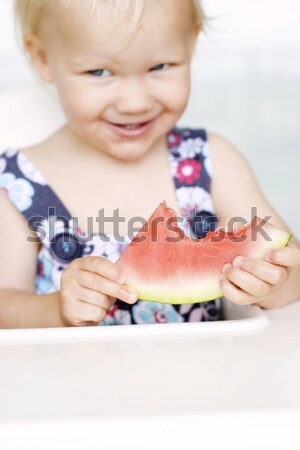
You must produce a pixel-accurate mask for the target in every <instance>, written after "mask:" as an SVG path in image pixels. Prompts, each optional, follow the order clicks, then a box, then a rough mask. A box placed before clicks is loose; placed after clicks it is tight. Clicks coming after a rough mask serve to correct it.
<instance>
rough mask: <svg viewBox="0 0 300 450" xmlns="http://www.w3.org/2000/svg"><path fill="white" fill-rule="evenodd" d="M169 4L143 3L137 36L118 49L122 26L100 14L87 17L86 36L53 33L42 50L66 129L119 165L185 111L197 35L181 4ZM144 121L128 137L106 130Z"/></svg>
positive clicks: (154, 141)
mask: <svg viewBox="0 0 300 450" xmlns="http://www.w3.org/2000/svg"><path fill="white" fill-rule="evenodd" d="M176 3H178V5H179V6H178V7H174V0H159V1H157V0H150V2H149V1H148V2H147V8H148V9H147V11H146V15H145V16H144V18H143V21H142V27H141V29H139V30H138V32H137V34H135V35H134V37H133V39H132V40H130V41H129V42H128V43H127V45H126V46H124V47H123V48H121V49H120V47H119V48H117V44H118V43H119V44H120V43H121V42H122V36H124V35H126V27H127V26H128V24H127V23H126V20H125V19H124V22H123V23H122V24H121V26H118V29H114V28H113V26H112V24H111V23H110V20H109V18H107V17H106V16H105V11H104V10H103V11H101V9H100V14H99V17H100V23H99V19H96V18H93V19H92V21H91V23H90V26H89V27H88V29H84V30H83V31H82V32H81V31H80V32H79V31H78V32H77V33H76V34H74V33H73V35H70V34H69V35H68V33H65V32H64V31H63V30H61V29H60V30H58V39H56V41H55V42H53V41H52V42H51V44H46V46H47V49H46V51H47V53H48V57H49V69H50V71H51V76H52V78H53V81H54V82H55V83H56V84H57V87H58V92H59V95H60V99H61V103H62V107H63V109H64V112H65V114H66V116H67V119H68V123H69V126H70V128H71V129H72V130H73V131H74V132H75V133H76V135H79V136H80V137H81V138H82V139H83V140H84V141H86V142H87V143H88V144H90V145H91V146H93V147H96V148H97V149H99V150H101V151H103V152H105V153H107V154H109V155H111V156H113V157H115V158H118V159H120V160H124V161H132V160H135V159H139V158H140V157H142V156H143V155H145V154H146V153H147V152H148V151H149V150H150V149H151V148H153V146H154V145H160V144H161V145H162V143H163V142H164V140H165V136H166V133H167V132H168V131H169V130H170V129H171V128H172V127H173V126H174V124H175V123H176V122H177V121H178V119H179V117H180V116H181V115H182V113H183V111H184V109H185V107H186V105H187V102H188V97H189V91H190V61H191V57H192V53H193V46H194V42H195V37H196V32H195V33H193V31H192V30H191V24H190V23H189V22H190V20H189V18H186V17H187V16H188V8H187V6H186V4H184V3H185V2H181V1H180V2H176ZM180 4H184V5H183V6H180ZM101 8H103V6H102V7H101ZM102 13H103V14H102ZM70 14H74V12H72V11H70ZM183 17H185V19H184V20H183ZM77 20H78V17H77ZM149 121H150V123H149V124H148V125H147V126H146V127H145V126H142V127H141V126H138V127H137V129H135V130H124V129H123V128H122V127H120V126H114V125H112V124H119V125H120V124H122V125H125V124H141V123H144V122H149Z"/></svg>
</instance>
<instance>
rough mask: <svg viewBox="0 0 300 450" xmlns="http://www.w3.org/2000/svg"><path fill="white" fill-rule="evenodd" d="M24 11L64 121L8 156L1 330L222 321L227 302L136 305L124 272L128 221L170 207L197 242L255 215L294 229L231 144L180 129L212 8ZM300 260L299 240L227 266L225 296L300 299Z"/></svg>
mask: <svg viewBox="0 0 300 450" xmlns="http://www.w3.org/2000/svg"><path fill="white" fill-rule="evenodd" d="M16 13H17V17H18V19H19V21H20V24H21V30H22V36H23V42H24V47H25V49H26V51H27V53H28V55H29V56H30V59H31V63H32V65H33V66H34V68H35V69H36V71H37V73H38V74H39V76H40V77H41V79H42V80H43V81H44V82H47V83H54V84H55V85H56V88H57V91H58V95H59V99H60V102H61V105H62V108H63V110H64V113H65V116H66V118H67V123H66V125H65V126H63V127H62V128H61V129H59V130H58V131H57V132H56V133H54V134H53V135H52V136H50V137H49V138H48V139H46V140H45V141H44V142H41V143H39V144H37V145H33V146H30V147H26V148H22V149H14V148H10V147H8V148H7V149H2V151H1V155H0V187H1V188H2V189H1V192H0V194H1V195H0V209H1V218H0V248H1V255H0V267H1V270H0V326H1V327H4V328H9V327H57V326H86V325H98V324H100V325H111V324H140V323H158V322H184V321H201V320H206V321H207V320H218V319H219V318H220V300H217V301H211V302H206V303H200V304H196V305H188V306H187V305H182V306H180V305H179V306H173V305H162V304H157V303H153V302H144V301H139V300H138V299H137V294H136V292H134V291H133V290H131V289H130V288H129V287H128V286H127V285H126V279H125V277H124V275H123V274H122V273H121V271H120V269H119V268H118V267H117V265H116V264H115V262H116V261H117V259H118V257H119V256H120V254H121V252H122V250H124V248H125V246H126V245H127V244H128V242H129V241H130V239H132V236H129V235H128V227H127V225H128V223H129V222H130V219H132V218H136V219H137V218H140V219H139V220H140V226H141V222H142V220H141V218H144V219H147V218H148V217H149V216H150V215H151V213H152V212H153V210H154V209H155V208H156V207H157V205H158V204H159V203H160V202H161V201H162V200H166V201H167V204H168V205H169V206H171V207H172V208H174V209H175V211H176V212H177V214H178V216H183V217H187V216H189V219H190V220H189V221H188V222H187V223H188V225H187V223H186V224H185V225H184V224H183V225H182V226H183V227H184V229H185V231H186V232H187V233H190V235H191V236H195V237H203V236H204V235H205V233H206V232H207V231H208V229H210V230H212V229H214V228H215V227H216V226H217V224H218V220H219V219H220V218H224V217H232V216H240V217H243V218H244V219H245V220H247V221H250V219H251V208H252V207H255V208H256V214H257V215H258V216H260V217H264V216H272V220H271V222H272V223H273V224H274V225H276V226H278V227H279V228H281V229H283V230H287V227H286V225H285V224H284V223H283V221H282V220H281V219H280V217H279V216H278V215H277V213H276V212H275V211H274V210H273V209H272V207H271V206H270V205H269V204H268V202H267V201H266V199H265V198H264V197H263V195H262V193H261V192H260V191H259V188H258V187H257V184H256V182H255V180H254V177H253V174H252V173H251V170H250V168H249V166H248V164H247V163H246V161H245V160H244V158H243V157H242V156H241V154H240V153H239V152H238V150H237V149H236V148H235V147H234V146H233V145H232V144H231V143H230V142H228V141H227V140H225V139H224V138H222V137H221V136H219V135H216V134H213V133H208V132H206V130H205V129H202V128H199V129H188V128H179V127H177V126H176V123H177V121H178V119H179V118H180V117H181V115H182V114H183V112H184V110H185V108H186V105H187V103H188V99H189V92H190V66H191V60H192V56H193V52H194V48H195V43H196V40H197V37H198V35H199V32H201V31H202V30H203V26H204V21H205V16H204V14H203V11H202V8H201V6H200V5H199V4H198V3H197V0H88V1H86V0H16ZM8 145H9V143H8ZM191 212H194V214H191ZM199 217H201V220H200V221H199V220H197V218H199ZM116 219H118V230H116ZM137 220H138V219H137ZM95 225H96V227H95ZM121 236H124V239H121ZM299 254H300V250H299V247H298V244H297V242H296V241H295V240H294V242H293V243H291V244H290V245H289V246H288V247H286V248H284V249H282V250H278V251H272V252H269V254H268V256H267V258H266V260H264V261H253V260H251V259H248V258H243V257H242V256H241V257H239V258H236V259H235V260H234V261H232V264H228V265H226V266H225V267H224V268H223V273H222V275H221V277H220V286H221V289H222V292H223V294H224V295H225V296H226V297H227V298H228V299H229V300H230V301H232V302H234V303H237V304H248V303H257V304H258V305H261V306H262V307H268V308H272V307H278V306H281V305H284V304H288V303H290V302H292V301H293V300H295V299H297V298H298V297H300V286H299V277H300V265H299V262H300V261H299V259H300V257H299ZM292 266H293V267H292Z"/></svg>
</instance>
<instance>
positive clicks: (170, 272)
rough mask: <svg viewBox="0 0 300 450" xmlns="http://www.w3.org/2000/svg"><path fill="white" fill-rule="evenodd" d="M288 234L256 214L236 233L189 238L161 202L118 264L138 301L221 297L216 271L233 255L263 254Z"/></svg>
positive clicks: (261, 256) (195, 300)
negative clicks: (197, 238)
mask: <svg viewBox="0 0 300 450" xmlns="http://www.w3.org/2000/svg"><path fill="white" fill-rule="evenodd" d="M291 237H292V235H291V234H290V233H287V232H285V231H281V230H279V229H278V228H276V227H275V226H273V225H271V224H269V223H267V222H266V221H262V219H260V218H259V217H255V218H254V219H253V220H252V222H251V224H249V225H247V226H246V227H245V228H243V230H242V231H240V232H239V233H236V234H233V233H228V232H225V231H222V230H217V231H214V232H209V233H208V234H207V236H206V237H205V238H204V239H200V240H193V239H190V238H189V237H187V236H185V235H184V233H183V231H182V230H181V229H180V228H179V227H178V222H177V218H176V213H175V211H173V210H172V209H171V208H168V207H167V205H166V203H165V202H163V203H161V204H160V205H159V207H158V208H157V209H156V210H155V211H154V213H153V214H152V216H151V217H150V219H149V221H148V222H147V223H146V224H145V225H144V226H143V228H142V229H141V230H140V232H139V233H138V234H137V235H136V237H135V238H134V239H133V240H132V241H131V243H130V244H129V245H128V246H127V248H126V249H125V251H124V253H123V254H122V255H121V257H120V258H119V260H118V262H117V265H118V266H119V267H120V268H121V269H122V271H123V273H124V274H125V275H126V277H127V285H128V286H130V287H132V288H133V289H134V290H135V291H136V292H137V293H138V298H139V299H140V300H148V301H154V302H161V303H171V304H189V303H198V302H204V301H208V300H214V299H216V298H219V297H222V295H223V294H222V291H221V289H220V284H219V276H220V272H221V269H222V267H223V265H224V264H226V263H231V262H232V261H233V259H234V258H235V257H236V256H238V255H244V256H248V257H250V258H253V259H264V257H265V255H266V253H267V251H268V250H269V249H272V248H281V247H285V246H286V245H287V243H288V241H289V240H290V239H291Z"/></svg>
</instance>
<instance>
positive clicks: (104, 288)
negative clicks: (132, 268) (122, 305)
mask: <svg viewBox="0 0 300 450" xmlns="http://www.w3.org/2000/svg"><path fill="white" fill-rule="evenodd" d="M77 281H78V283H79V285H80V286H82V287H83V288H87V289H90V290H93V291H97V292H100V293H102V294H105V295H108V296H110V297H113V298H119V299H120V300H123V301H124V302H126V303H135V302H136V301H137V294H136V292H135V291H134V290H133V289H131V288H129V287H128V286H124V285H119V284H117V283H114V282H113V281H111V280H108V279H107V278H103V277H102V276H100V275H97V274H96V273H92V272H86V271H84V270H81V271H80V273H79V274H78V277H77Z"/></svg>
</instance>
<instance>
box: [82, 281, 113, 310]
mask: <svg viewBox="0 0 300 450" xmlns="http://www.w3.org/2000/svg"><path fill="white" fill-rule="evenodd" d="M76 297H77V298H78V299H79V300H81V301H82V302H84V303H89V304H90V305H94V306H99V307H101V308H103V309H105V311H108V310H109V308H110V307H111V306H112V305H113V304H114V303H115V298H112V297H109V296H108V295H105V294H102V293H101V292H97V291H94V290H91V289H87V288H84V287H82V286H80V285H78V288H77V292H76Z"/></svg>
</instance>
